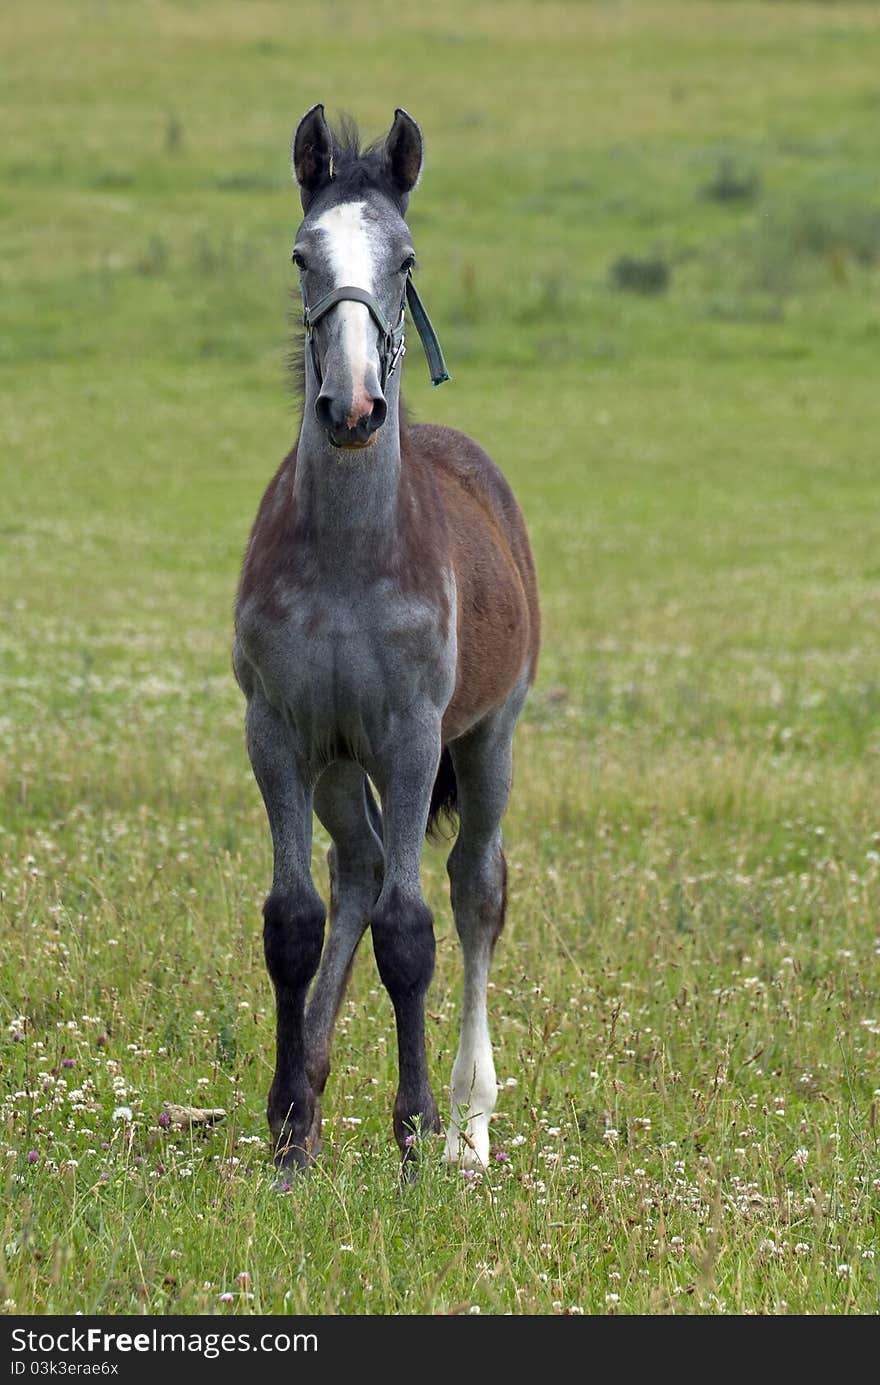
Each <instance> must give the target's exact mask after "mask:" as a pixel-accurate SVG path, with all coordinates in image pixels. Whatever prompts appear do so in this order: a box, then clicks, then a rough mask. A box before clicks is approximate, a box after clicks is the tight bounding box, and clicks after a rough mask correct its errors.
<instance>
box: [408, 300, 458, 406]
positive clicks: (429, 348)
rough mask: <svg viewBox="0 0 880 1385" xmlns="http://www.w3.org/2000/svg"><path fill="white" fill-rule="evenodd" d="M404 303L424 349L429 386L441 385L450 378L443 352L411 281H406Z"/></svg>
mask: <svg viewBox="0 0 880 1385" xmlns="http://www.w3.org/2000/svg"><path fill="white" fill-rule="evenodd" d="M406 301H407V303H408V304H409V308H410V312H411V313H412V318H413V322H414V323H415V324H416V329H417V331H418V334H419V336H420V337H421V339H422V346H423V347H424V348H425V355H426V356H427V358H428V369H429V370H430V372H431V384H432V385H442V384H443V383H444V382H445V381H446V380H449V379H450V378H451V376H450V374H449V371H448V370H447V369H446V362H445V361H444V359H443V350H442V348H441V346H440V343H439V341H438V340H437V333H436V332H435V331H434V328H433V327H432V326H431V319H430V318H429V317H428V314H427V313H426V312H425V308H424V304H423V303H422V300H421V298H419V295H418V290H417V289H416V286H415V284H414V283H413V281H412V279H410V278H407V281H406Z"/></svg>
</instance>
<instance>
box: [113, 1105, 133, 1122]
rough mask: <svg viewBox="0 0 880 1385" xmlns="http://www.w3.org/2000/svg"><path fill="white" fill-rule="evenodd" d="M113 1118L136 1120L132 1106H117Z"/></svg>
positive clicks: (116, 1119) (117, 1119)
mask: <svg viewBox="0 0 880 1385" xmlns="http://www.w3.org/2000/svg"><path fill="white" fill-rule="evenodd" d="M113 1119H114V1120H115V1121H126V1122H127V1121H131V1120H134V1112H133V1111H132V1109H131V1107H130V1106H116V1107H114V1109H113Z"/></svg>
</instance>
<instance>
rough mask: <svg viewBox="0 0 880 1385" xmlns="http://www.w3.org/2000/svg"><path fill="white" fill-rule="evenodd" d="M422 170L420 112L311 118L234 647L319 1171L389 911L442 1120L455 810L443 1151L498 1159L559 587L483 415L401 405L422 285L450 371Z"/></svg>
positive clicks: (280, 1142)
mask: <svg viewBox="0 0 880 1385" xmlns="http://www.w3.org/2000/svg"><path fill="white" fill-rule="evenodd" d="M421 165H422V137H421V133H420V131H419V128H418V126H417V125H416V123H415V121H414V120H413V119H412V118H411V117H410V116H409V115H407V114H406V112H405V111H402V110H398V111H396V112H395V116H394V123H393V125H392V127H391V130H390V132H389V134H388V136H387V138H386V140H385V141H384V143H383V144H381V145H379V146H374V147H372V148H371V149H368V150H366V151H364V152H360V151H359V149H358V144H357V138H356V135H355V134H354V133H353V132H352V131H348V132H346V133H345V134H344V135H342V136H340V135H339V134H337V133H335V132H333V131H331V129H330V128H329V126H328V125H327V122H326V120H325V118H324V108H323V106H320V105H318V106H314V107H313V108H312V109H311V110H310V111H309V112H308V113H307V114H306V115H305V116H304V117H303V119H302V120H301V121H300V124H299V126H298V128H297V131H296V134H295V136H294V142H293V167H294V173H295V176H296V181H297V183H298V184H299V188H300V194H301V199H302V205H303V212H304V220H303V222H302V225H301V226H300V228H299V231H298V233H297V237H296V245H295V248H294V251H293V259H294V262H295V263H296V264H297V266H298V267H299V271H300V275H301V280H302V294H303V302H304V305H305V323H306V329H307V337H308V349H307V350H306V353H305V355H306V360H305V405H304V410H303V418H302V424H301V427H300V433H299V440H298V442H297V444H296V447H295V448H294V450H293V451H292V452H291V453H290V455H289V456H288V457H287V458H286V459H285V460H284V462H283V463H282V465H281V467H280V469H279V471H278V472H277V474H276V476H275V478H274V480H273V481H272V482H271V484H270V485H269V488H268V490H267V491H266V494H265V495H264V497H263V500H262V503H261V505H260V508H259V511H258V513H257V518H256V521H255V523H254V527H253V531H252V533H251V537H250V543H249V546H248V549H247V553H246V555H245V559H244V565H243V568H242V574H241V582H240V587H239V593H238V603H237V609H236V639H235V649H234V667H235V673H236V677H237V679H238V682H239V684H240V686H241V688H242V691H243V692H244V694H245V697H246V698H247V745H248V753H249V755H250V759H251V764H252V765H253V770H254V774H255V776H256V779H257V782H258V784H259V786H260V789H261V791H262V795H263V799H264V801H265V805H266V811H267V814H268V817H269V825H270V828H271V832H272V842H273V846H274V875H273V880H272V890H271V893H270V894H269V897H268V899H267V900H266V903H265V906H264V910H263V914H264V921H265V923H264V935H263V936H264V943H265V952H266V963H267V966H268V969H269V973H270V976H271V978H272V982H273V985H274V988H275V997H276V1005H277V1054H276V1067H275V1077H274V1080H273V1082H272V1087H271V1090H270V1092H269V1103H268V1117H269V1125H270V1128H271V1132H272V1136H273V1140H274V1145H275V1161H276V1164H277V1165H278V1166H279V1167H280V1168H290V1167H304V1166H305V1165H306V1163H307V1162H308V1160H309V1158H310V1156H311V1155H313V1154H314V1153H315V1152H316V1151H317V1150H318V1149H319V1147H320V1133H321V1114H320V1101H321V1095H322V1092H323V1090H324V1085H325V1083H326V1081H327V1076H328V1073H329V1069H330V1058H329V1052H330V1038H331V1034H332V1030H333V1026H334V1023H335V1020H336V1016H337V1013H338V1010H339V1007H340V1004H341V1001H342V996H343V994H344V991H345V987H346V984H347V981H348V977H349V973H350V971H351V966H352V961H353V958H354V954H355V950H356V949H357V946H358V944H359V942H360V940H361V938H362V937H363V934H364V932H365V931H366V928H367V927H368V926H369V927H370V929H371V932H372V936H373V948H374V951H375V955H376V962H377V964H378V967H379V973H380V975H381V978H382V981H383V983H384V985H385V987H386V988H387V990H388V993H389V995H390V997H391V1001H392V1003H393V1006H394V1012H395V1019H396V1024H397V1040H398V1051H399V1072H400V1081H399V1088H398V1092H397V1099H396V1102H395V1105H394V1133H395V1135H396V1138H397V1143H398V1145H399V1147H400V1151H401V1156H402V1159H403V1163H404V1166H406V1165H407V1163H408V1162H409V1160H410V1159H411V1157H412V1155H413V1153H414V1150H413V1145H414V1132H416V1131H417V1130H418V1129H421V1131H422V1132H423V1133H426V1132H428V1131H438V1130H439V1128H440V1127H439V1118H438V1114H437V1107H436V1104H435V1102H434V1097H433V1095H432V1093H431V1087H430V1084H429V1081H428V1071H427V1063H426V1057H425V1022H424V1003H425V992H426V990H427V988H428V984H429V982H430V980H431V975H432V972H433V968H434V935H433V928H432V919H431V914H430V912H429V910H428V908H427V905H426V904H425V901H424V899H423V897H422V891H421V885H420V879H419V867H420V859H421V849H422V841H423V838H424V836H425V831H426V827H427V826H429V825H430V823H433V821H434V820H435V819H436V816H437V814H438V813H439V812H441V811H442V810H443V809H452V808H454V809H455V811H456V812H457V815H458V819H459V832H458V840H457V842H456V845H455V847H454V848H453V851H452V853H451V855H450V857H449V865H448V870H449V875H450V879H451V886H452V907H453V911H454V914H455V924H456V928H457V930H458V934H459V938H460V939H461V946H462V950H463V953H464V1001H463V1007H462V1023H461V1042H460V1047H459V1050H458V1056H457V1057H456V1060H455V1065H454V1067H453V1071H452V1093H451V1095H452V1118H451V1122H450V1125H449V1129H448V1133H447V1137H446V1157H447V1158H448V1159H449V1160H451V1161H458V1160H459V1159H461V1160H462V1162H464V1163H465V1164H470V1165H475V1166H481V1165H485V1164H486V1163H487V1161H488V1158H489V1117H490V1115H491V1113H492V1110H493V1107H494V1105H495V1100H496V1096H497V1086H496V1081H495V1067H494V1064H493V1061H492V1048H491V1044H490V1040H489V1028H488V1022H487V1018H486V985H487V980H488V974H489V963H490V958H491V954H492V950H493V946H494V943H495V940H496V939H497V937H498V935H499V933H500V932H501V928H502V926H503V923H504V909H505V881H506V867H505V861H504V854H503V852H502V844H501V828H500V823H501V817H502V814H503V813H504V810H505V806H506V804H507V797H508V792H509V790H510V780H511V739H512V736H513V730H514V726H515V723H516V720H517V718H518V716H519V714H520V711H521V710H522V706H523V703H524V701H525V697H526V692H527V689H528V687H529V684H530V683H531V681H532V679H533V678H534V675H535V666H536V661H537V654H538V636H539V617H538V601H537V589H536V583H535V572H534V566H533V563H532V557H531V553H530V551H529V544H528V539H527V536H526V531H525V525H524V523H523V519H522V515H521V514H520V511H519V509H518V507H517V504H516V501H515V500H514V498H513V495H512V494H511V491H510V488H509V487H508V485H507V482H506V481H505V480H504V477H503V476H502V475H501V473H500V472H499V471H498V469H497V468H496V466H495V465H494V463H493V462H492V461H490V459H489V457H487V456H486V454H485V452H483V451H482V450H481V449H480V448H479V447H478V446H477V445H476V443H474V442H472V440H471V439H470V438H468V437H466V436H464V434H462V433H458V432H456V431H454V430H453V429H450V428H441V427H431V426H418V427H410V426H407V424H406V423H405V422H404V420H403V418H402V417H401V413H400V408H399V397H398V390H399V378H400V377H399V371H396V370H395V367H396V365H397V362H398V360H399V358H400V355H401V354H402V343H403V321H404V310H405V304H406V301H407V300H409V302H410V304H411V307H412V311H413V318H414V320H415V322H416V325H417V327H418V329H419V331H420V333H421V335H422V337H423V341H424V342H425V346H426V351H427V353H428V357H429V362H431V364H432V366H433V373H434V378H435V382H437V381H438V380H439V379H442V378H445V370H444V368H443V358H442V355H441V354H440V351H439V346H438V344H437V341H436V338H435V337H433V333H432V331H431V328H430V323H428V320H427V318H426V316H425V314H424V309H423V308H422V307H421V304H420V302H419V300H418V297H417V295H415V294H414V289H413V286H412V284H411V281H410V277H409V276H410V271H411V270H412V267H413V263H414V255H413V249H412V241H411V237H410V232H409V230H408V228H407V225H406V222H405V221H404V214H405V212H406V207H407V202H408V197H409V193H410V191H411V190H412V188H413V187H414V186H415V184H416V182H417V180H418V177H419V173H420V170H421ZM368 776H369V779H368ZM370 780H372V782H373V784H374V785H375V786H376V787H377V789H378V791H379V796H380V799H381V804H382V810H381V812H380V810H379V808H378V806H377V804H376V801H375V799H374V797H373V793H372V791H371V787H370V782H369V781H370ZM313 808H314V811H315V812H316V813H317V815H318V817H319V818H320V820H321V822H322V823H323V824H324V826H325V828H326V829H327V831H328V832H329V834H330V837H331V838H332V846H331V848H330V855H329V860H330V878H331V907H330V926H329V933H328V937H327V942H326V946H325V945H324V921H325V909H324V905H323V903H322V901H321V899H320V897H319V896H318V894H317V892H316V890H315V886H314V884H313V883H312V877H311V866H310V861H311V837H312V810H313ZM322 952H323V955H322ZM319 964H320V969H319ZM316 972H317V979H316V980H315V983H314V987H313V989H312V992H311V996H310V998H309V1001H308V1007H307V1008H306V993H307V991H308V988H309V984H310V982H311V981H312V978H313V977H314V976H315V973H316Z"/></svg>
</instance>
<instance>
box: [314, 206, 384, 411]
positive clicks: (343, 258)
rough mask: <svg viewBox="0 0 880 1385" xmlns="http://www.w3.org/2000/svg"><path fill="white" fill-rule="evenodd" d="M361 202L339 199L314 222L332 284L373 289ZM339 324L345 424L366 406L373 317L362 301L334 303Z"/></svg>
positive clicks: (369, 249) (371, 248) (365, 225)
mask: <svg viewBox="0 0 880 1385" xmlns="http://www.w3.org/2000/svg"><path fill="white" fill-rule="evenodd" d="M366 205H367V204H366V203H365V202H341V203H340V204H339V206H337V207H331V208H330V210H329V211H327V212H325V213H324V215H323V216H322V217H319V218H318V220H317V221H316V222H315V225H316V226H317V228H318V230H320V231H323V232H324V235H325V238H326V239H325V244H326V247H327V256H328V259H329V261H330V268H331V271H332V274H333V287H334V288H337V289H338V288H342V286H343V284H344V285H346V286H349V285H354V287H355V288H359V289H366V291H367V292H368V293H372V292H373V247H372V244H371V240H370V226H369V223H368V221H367V219H366V217H365V216H364V212H365V210H366ZM333 311H334V312H336V313H338V314H339V316H340V319H341V324H342V341H343V346H344V349H345V354H346V357H347V359H348V365H349V369H350V370H351V380H352V418H351V420H350V421H349V426H350V427H353V426H354V423H355V422H356V421H357V419H358V418H359V417H360V416H361V414H362V413H365V412H367V411H368V410H369V408H370V400H369V397H368V395H367V390H366V374H367V363H368V361H369V354H370V332H371V328H372V327H373V319H372V317H371V316H370V310H369V308H368V307H367V305H366V304H365V303H346V302H344V301H343V302H342V303H337V305H336V307H335V308H334V310H333Z"/></svg>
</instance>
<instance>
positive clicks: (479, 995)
mask: <svg viewBox="0 0 880 1385" xmlns="http://www.w3.org/2000/svg"><path fill="white" fill-rule="evenodd" d="M521 705H522V697H521V696H515V697H514V698H512V699H511V702H510V703H509V704H508V705H507V706H506V707H505V708H502V709H501V711H500V712H498V713H495V714H494V715H493V716H492V717H490V718H487V720H486V721H485V722H483V723H482V724H481V725H480V726H478V727H477V728H476V729H475V730H474V731H472V732H470V733H469V734H468V735H467V736H465V737H463V738H462V740H461V741H458V742H455V743H453V744H452V745H451V746H450V747H449V749H450V753H451V755H452V763H453V766H454V768H455V777H456V780H457V785H458V811H459V820H460V826H459V833H458V840H457V842H456V844H455V846H454V847H453V849H452V853H451V855H450V857H449V862H448V865H447V870H448V871H449V880H450V885H451V893H452V910H453V913H454V915H455V927H456V929H457V931H458V936H459V939H460V941H461V949H462V953H463V956H464V995H463V998H462V1007H461V1038H460V1042H459V1048H458V1054H457V1055H456V1059H455V1063H454V1065H453V1069H452V1091H451V1095H452V1115H451V1119H450V1123H449V1127H448V1130H447V1132H446V1149H445V1153H444V1157H445V1158H446V1159H447V1160H448V1161H449V1162H450V1163H462V1164H464V1165H465V1166H466V1167H470V1168H480V1167H485V1166H486V1165H487V1164H488V1162H489V1119H490V1117H491V1115H492V1112H493V1110H494V1109H495V1102H496V1099H497V1096H498V1084H497V1081H496V1078H495V1063H494V1060H493V1057H492V1042H491V1039H490V1037H489V1021H488V1017H487V1014H486V987H487V985H488V981H489V967H490V964H491V960H492V952H493V950H494V947H495V942H496V940H497V938H498V935H499V934H500V932H501V930H502V928H503V927H504V912H505V907H506V902H507V897H506V886H507V865H506V862H505V859H504V851H503V847H502V838H501V818H502V816H503V814H504V810H505V808H506V807H507V799H508V796H509V794H510V782H511V773H512V756H511V739H512V736H513V729H514V726H515V724H516V718H517V716H518V715H519V710H520V707H521Z"/></svg>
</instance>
